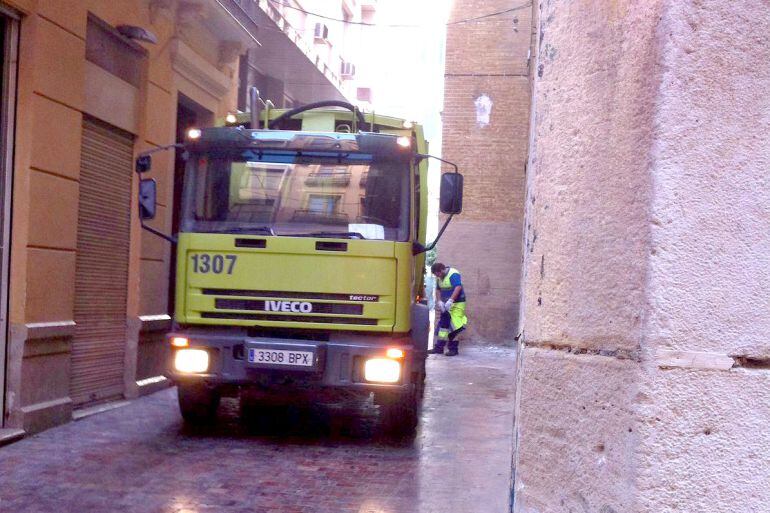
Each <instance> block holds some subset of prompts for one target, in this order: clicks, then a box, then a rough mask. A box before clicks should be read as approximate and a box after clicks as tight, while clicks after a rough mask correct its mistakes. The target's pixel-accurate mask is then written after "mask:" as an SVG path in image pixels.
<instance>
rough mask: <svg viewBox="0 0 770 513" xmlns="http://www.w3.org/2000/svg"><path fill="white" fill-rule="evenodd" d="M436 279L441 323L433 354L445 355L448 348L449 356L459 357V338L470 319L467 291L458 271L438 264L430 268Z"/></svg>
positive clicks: (437, 326)
mask: <svg viewBox="0 0 770 513" xmlns="http://www.w3.org/2000/svg"><path fill="white" fill-rule="evenodd" d="M430 271H431V273H433V275H434V276H435V277H436V310H437V311H438V313H439V321H438V322H437V323H436V333H435V335H436V336H435V338H434V340H435V344H434V345H433V349H431V350H430V353H431V354H443V353H444V346H447V352H446V355H447V356H457V353H458V346H459V345H460V341H459V340H458V338H457V337H458V336H459V335H460V333H462V332H463V331H465V326H466V325H467V324H468V318H467V317H466V316H465V291H464V290H463V283H462V278H461V276H460V273H459V272H458V271H457V269H453V268H451V267H447V266H445V265H444V264H442V263H439V262H436V263H435V264H433V265H432V266H431V268H430Z"/></svg>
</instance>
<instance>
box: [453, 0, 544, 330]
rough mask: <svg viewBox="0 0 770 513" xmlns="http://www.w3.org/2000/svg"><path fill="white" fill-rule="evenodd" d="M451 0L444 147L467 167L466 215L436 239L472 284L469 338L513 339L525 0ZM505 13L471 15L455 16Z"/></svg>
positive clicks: (526, 100)
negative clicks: (517, 0)
mask: <svg viewBox="0 0 770 513" xmlns="http://www.w3.org/2000/svg"><path fill="white" fill-rule="evenodd" d="M510 4H511V2H510V1H508V0H494V1H486V0H484V1H482V0H455V1H454V2H453V3H452V9H451V12H450V16H449V20H450V23H449V25H448V26H447V42H446V68H445V82H444V87H445V91H444V110H443V114H442V121H443V125H444V132H443V144H442V154H443V157H444V158H445V159H448V160H450V161H452V162H455V163H456V164H457V165H458V166H459V167H460V170H461V172H462V173H463V174H464V175H465V193H464V201H463V213H462V214H461V215H460V216H457V217H455V218H454V220H453V221H452V223H450V225H449V228H448V229H447V233H446V235H445V236H444V237H443V239H442V240H441V242H440V243H439V245H438V260H439V261H441V262H445V263H447V264H451V265H452V266H454V267H457V268H458V269H459V270H460V271H461V272H462V275H463V283H464V284H465V287H466V288H467V290H468V294H469V299H468V301H469V303H468V305H469V306H468V312H469V313H468V316H469V319H470V324H469V330H470V335H469V337H468V338H470V339H474V340H479V341H481V340H489V341H495V342H500V341H507V342H508V343H511V344H512V343H513V339H514V337H515V336H516V331H515V329H516V325H517V318H518V307H519V302H518V287H519V275H520V273H521V240H522V237H521V227H522V219H523V216H524V176H525V167H526V162H527V141H528V126H529V111H530V80H529V62H530V45H531V31H532V29H531V25H532V22H531V20H532V16H531V13H532V9H531V6H529V5H527V6H523V7H521V8H519V9H514V10H511V9H510V7H511V5H510ZM501 11H506V12H505V13H504V14H502V15H499V16H491V17H487V18H483V19H479V20H474V21H472V22H460V23H457V22H458V21H461V20H465V19H468V18H473V17H476V16H481V15H484V14H488V13H494V12H501Z"/></svg>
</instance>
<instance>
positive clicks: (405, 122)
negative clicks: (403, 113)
mask: <svg viewBox="0 0 770 513" xmlns="http://www.w3.org/2000/svg"><path fill="white" fill-rule="evenodd" d="M413 126H414V123H412V122H411V121H409V120H408V119H407V120H406V121H404V124H403V127H404V128H406V129H407V130H408V129H410V128H412V127H413Z"/></svg>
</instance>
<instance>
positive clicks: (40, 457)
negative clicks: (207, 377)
mask: <svg viewBox="0 0 770 513" xmlns="http://www.w3.org/2000/svg"><path fill="white" fill-rule="evenodd" d="M513 366H514V355H513V351H512V350H510V349H499V348H469V349H467V350H464V351H463V352H462V353H461V355H460V356H459V357H455V358H447V357H444V356H431V357H430V359H429V364H428V387H427V390H426V396H425V403H424V409H423V415H422V419H421V425H420V428H419V430H418V432H417V435H416V437H414V439H407V440H400V441H392V440H386V439H383V438H381V437H380V436H379V435H378V434H377V416H376V409H375V408H373V407H369V408H366V407H364V408H362V409H361V410H360V411H356V412H348V413H345V414H340V413H339V412H329V411H326V410H324V411H300V410H293V409H290V410H270V412H269V413H266V412H265V411H261V412H260V413H261V415H259V416H257V415H256V414H253V413H251V412H249V414H248V415H246V416H245V417H244V418H241V417H240V416H239V410H238V406H237V403H236V402H235V401H232V400H227V399H225V400H223V404H222V407H220V413H219V417H218V420H217V423H216V424H215V425H214V426H213V427H212V428H207V429H202V430H201V429H199V430H191V429H189V428H186V427H185V426H184V425H183V423H182V419H181V417H180V415H179V412H178V409H177V404H176V391H175V390H174V389H170V390H165V391H162V392H159V393H156V394H154V395H151V396H148V397H144V398H141V399H139V400H136V401H133V402H131V403H130V404H128V405H127V406H124V407H121V408H118V409H114V410H111V411H108V412H105V413H101V414H98V415H93V416H90V417H87V418H84V419H82V420H80V421H77V422H72V423H70V424H67V425H64V426H61V427H58V428H55V429H51V430H48V431H46V432H43V433H40V434H38V435H36V436H32V437H29V438H26V439H24V440H21V441H19V442H16V443H14V444H12V445H9V446H6V447H3V448H0V512H2V513H6V512H8V513H11V512H13V513H37V512H46V513H48V512H57V513H64V512H72V513H80V512H89V513H95V512H159V513H166V512H174V513H204V512H205V513H209V512H212V513H213V512H228V513H229V512H249V513H278V512H280V513H292V512H297V513H300V512H301V513H321V512H323V513H343V512H350V513H439V512H440V513H461V512H462V513H503V512H505V511H507V507H508V495H509V479H510V466H511V441H512V438H511V427H512V408H513V382H512V376H513ZM330 417H331V418H333V420H330Z"/></svg>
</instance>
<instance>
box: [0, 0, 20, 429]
mask: <svg viewBox="0 0 770 513" xmlns="http://www.w3.org/2000/svg"><path fill="white" fill-rule="evenodd" d="M0 41H1V42H2V45H3V48H2V52H0V70H1V73H2V78H1V79H0V413H2V415H0V427H2V426H3V425H4V422H5V385H6V384H5V377H6V367H7V359H6V355H7V351H6V348H7V346H8V267H9V259H10V255H9V249H10V248H9V246H10V232H11V192H12V191H11V185H12V176H13V138H14V128H13V124H14V118H15V113H16V109H15V99H16V65H17V46H18V18H17V17H16V15H15V14H14V13H12V12H8V11H6V9H5V8H4V7H3V6H2V5H0Z"/></svg>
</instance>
